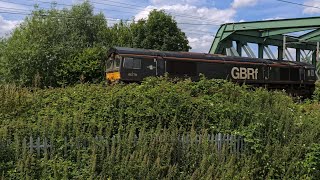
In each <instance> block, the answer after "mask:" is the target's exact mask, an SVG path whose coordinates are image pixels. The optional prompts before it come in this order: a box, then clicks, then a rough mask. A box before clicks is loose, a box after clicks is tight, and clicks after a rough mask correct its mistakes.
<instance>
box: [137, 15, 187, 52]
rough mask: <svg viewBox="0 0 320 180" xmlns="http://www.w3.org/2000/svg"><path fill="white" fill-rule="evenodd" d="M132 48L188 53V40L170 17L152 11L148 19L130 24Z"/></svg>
mask: <svg viewBox="0 0 320 180" xmlns="http://www.w3.org/2000/svg"><path fill="white" fill-rule="evenodd" d="M132 34H133V46H134V47H138V48H147V49H158V50H164V51H189V50H190V49H191V47H190V46H189V45H188V43H189V42H188V39H187V37H186V35H185V33H184V32H182V31H181V29H179V27H178V26H177V22H176V21H175V20H174V19H173V17H172V16H170V15H167V14H166V13H165V12H164V11H163V10H161V11H157V10H153V11H151V12H150V14H149V16H148V19H147V20H144V19H141V20H139V21H138V22H137V23H134V24H132Z"/></svg>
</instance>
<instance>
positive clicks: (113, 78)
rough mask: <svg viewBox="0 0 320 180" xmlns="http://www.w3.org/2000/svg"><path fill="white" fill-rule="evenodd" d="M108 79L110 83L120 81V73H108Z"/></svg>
mask: <svg viewBox="0 0 320 180" xmlns="http://www.w3.org/2000/svg"><path fill="white" fill-rule="evenodd" d="M106 79H107V80H108V81H110V82H114V81H117V80H119V79H120V72H107V73H106Z"/></svg>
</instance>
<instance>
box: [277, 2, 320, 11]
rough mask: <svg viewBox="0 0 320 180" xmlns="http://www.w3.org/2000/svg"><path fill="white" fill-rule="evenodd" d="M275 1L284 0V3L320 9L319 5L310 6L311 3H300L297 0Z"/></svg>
mask: <svg viewBox="0 0 320 180" xmlns="http://www.w3.org/2000/svg"><path fill="white" fill-rule="evenodd" d="M275 1H279V2H284V3H288V4H294V5H298V6H304V7H310V8H316V9H320V7H318V6H311V5H307V4H301V3H297V2H291V1H285V0H275Z"/></svg>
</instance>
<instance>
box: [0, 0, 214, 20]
mask: <svg viewBox="0 0 320 180" xmlns="http://www.w3.org/2000/svg"><path fill="white" fill-rule="evenodd" d="M0 1H1V2H8V1H4V0H0ZM40 2H43V1H40ZM44 2H45V1H44ZM10 3H11V2H10ZM46 3H49V2H46ZM12 4H16V5H24V6H33V5H30V4H21V3H12ZM57 5H64V6H72V5H69V4H57ZM6 9H12V10H18V11H24V12H26V10H24V9H17V8H6ZM45 10H47V9H45ZM101 10H106V9H101ZM108 10H109V9H108ZM109 11H116V12H123V11H118V10H109ZM15 13H16V12H15ZM127 13H131V12H127ZM106 19H111V20H119V19H121V18H106ZM124 21H132V20H124ZM177 24H182V25H183V24H185V25H199V26H200V25H204V26H218V25H216V24H208V23H187V22H182V23H179V22H177Z"/></svg>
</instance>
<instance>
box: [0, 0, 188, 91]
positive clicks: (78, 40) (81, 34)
mask: <svg viewBox="0 0 320 180" xmlns="http://www.w3.org/2000/svg"><path fill="white" fill-rule="evenodd" d="M0 46H1V48H0V49H1V50H0V55H1V64H0V66H1V68H0V70H1V72H0V73H1V74H2V75H3V76H1V78H2V79H4V80H6V81H9V82H15V83H18V84H22V85H25V86H40V87H44V86H51V87H56V86H63V85H68V84H74V83H77V82H83V81H85V82H95V81H97V80H101V79H102V78H103V77H104V76H103V75H102V74H103V71H104V66H103V63H104V61H105V57H106V53H107V49H108V48H109V47H111V46H125V47H139V48H152V49H159V50H172V51H188V50H189V48H190V47H189V46H188V40H187V39H186V36H185V34H184V33H183V32H181V30H180V29H179V28H178V27H177V24H176V22H175V21H174V19H173V18H172V17H171V16H169V15H167V14H165V13H164V12H163V11H152V12H151V13H150V15H149V18H148V20H147V21H144V20H141V21H139V22H138V23H134V22H132V23H124V22H122V21H121V22H120V23H117V24H114V25H113V26H112V27H108V26H107V20H106V18H105V17H104V15H103V14H101V13H100V14H94V12H93V7H92V5H90V4H89V3H88V2H84V3H82V4H78V5H74V6H73V7H72V8H71V9H63V10H58V9H56V8H55V6H54V5H53V7H52V8H51V9H49V10H44V9H39V8H36V9H35V10H34V11H33V13H32V15H31V16H28V17H27V18H26V19H25V20H24V22H23V23H22V24H21V25H20V26H19V27H18V28H16V29H15V30H14V32H13V33H12V35H11V36H10V37H9V38H8V40H7V41H6V46H5V47H4V43H3V42H0Z"/></svg>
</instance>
